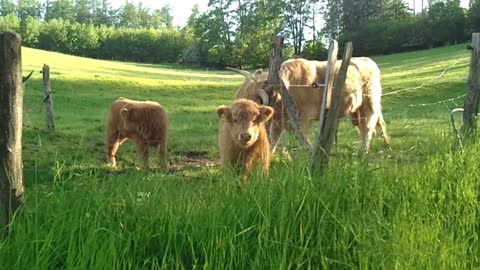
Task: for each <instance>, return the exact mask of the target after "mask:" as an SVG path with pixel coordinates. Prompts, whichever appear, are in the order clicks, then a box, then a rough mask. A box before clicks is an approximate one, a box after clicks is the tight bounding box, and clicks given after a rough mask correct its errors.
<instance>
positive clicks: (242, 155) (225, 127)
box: [217, 99, 273, 181]
mask: <svg viewBox="0 0 480 270" xmlns="http://www.w3.org/2000/svg"><path fill="white" fill-rule="evenodd" d="M217 115H218V117H219V118H220V119H221V123H220V129H219V135H218V145H219V151H220V163H221V166H222V167H223V168H225V169H227V170H231V169H234V168H236V169H239V170H241V171H243V172H244V173H245V175H248V174H249V173H250V172H251V171H252V170H253V169H254V168H257V169H258V170H260V171H263V172H268V169H269V166H270V143H269V141H268V136H267V132H266V130H265V122H267V121H268V120H269V119H270V118H271V117H272V115H273V109H272V108H270V107H268V106H261V105H258V104H257V103H255V102H253V101H251V100H247V99H239V100H237V101H236V102H235V103H234V104H233V105H232V106H231V107H227V106H221V107H219V108H218V110H217ZM243 180H244V181H245V180H246V178H244V179H243Z"/></svg>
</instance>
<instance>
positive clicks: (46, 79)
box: [42, 64, 55, 132]
mask: <svg viewBox="0 0 480 270" xmlns="http://www.w3.org/2000/svg"><path fill="white" fill-rule="evenodd" d="M42 71H43V72H42V74H43V89H44V96H43V103H44V104H45V112H46V116H47V128H48V131H50V132H53V131H55V123H54V122H53V99H52V91H51V88H50V67H49V66H48V65H46V64H44V65H43V68H42Z"/></svg>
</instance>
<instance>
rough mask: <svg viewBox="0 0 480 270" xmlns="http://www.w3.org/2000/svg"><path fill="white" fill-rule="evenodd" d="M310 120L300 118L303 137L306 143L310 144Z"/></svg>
mask: <svg viewBox="0 0 480 270" xmlns="http://www.w3.org/2000/svg"><path fill="white" fill-rule="evenodd" d="M312 121H313V120H312V119H309V118H302V119H300V129H301V130H302V132H303V135H305V138H306V139H307V141H308V142H310V137H311V135H312V131H311V128H312Z"/></svg>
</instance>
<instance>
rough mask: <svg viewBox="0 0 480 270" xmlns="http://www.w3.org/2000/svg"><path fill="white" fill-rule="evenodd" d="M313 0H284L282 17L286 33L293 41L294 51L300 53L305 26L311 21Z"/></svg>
mask: <svg viewBox="0 0 480 270" xmlns="http://www.w3.org/2000/svg"><path fill="white" fill-rule="evenodd" d="M314 3H315V1H314V0H290V1H284V14H285V16H284V19H285V24H286V26H287V33H288V34H289V35H290V38H291V40H292V41H293V48H294V53H295V54H296V55H300V54H301V51H302V48H303V45H304V42H305V34H304V31H305V28H306V27H307V26H308V24H309V23H311V22H312V19H313V17H312V5H313V4H314Z"/></svg>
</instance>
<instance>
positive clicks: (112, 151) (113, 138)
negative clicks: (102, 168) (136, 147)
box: [105, 132, 127, 168]
mask: <svg viewBox="0 0 480 270" xmlns="http://www.w3.org/2000/svg"><path fill="white" fill-rule="evenodd" d="M126 140H127V138H126V137H125V136H121V135H120V134H119V133H118V132H115V133H113V132H112V133H107V136H106V139H105V149H106V152H107V160H108V161H109V162H110V166H111V167H112V168H116V167H117V159H116V157H115V155H116V154H117V151H118V148H120V145H122V144H123V143H124V142H125V141H126Z"/></svg>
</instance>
